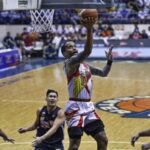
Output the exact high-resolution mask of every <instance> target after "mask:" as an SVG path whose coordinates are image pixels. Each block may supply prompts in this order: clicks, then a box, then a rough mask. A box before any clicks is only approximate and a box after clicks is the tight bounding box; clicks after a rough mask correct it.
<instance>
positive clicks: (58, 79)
mask: <svg viewBox="0 0 150 150" xmlns="http://www.w3.org/2000/svg"><path fill="white" fill-rule="evenodd" d="M92 65H94V66H97V67H102V66H104V63H102V62H97V61H94V62H92ZM93 80H94V88H93V96H92V98H93V102H98V101H102V100H106V99H112V98H116V97H127V96H136V95H139V96H148V95H150V63H132V62H131V63H127V62H116V63H114V64H113V66H112V70H111V72H110V74H109V76H108V77H107V78H100V77H93ZM48 88H53V89H55V90H57V91H58V92H59V102H58V105H59V106H61V107H62V108H64V106H65V103H66V101H67V99H68V93H67V85H66V78H65V75H64V72H63V64H62V63H58V64H54V65H51V66H47V67H43V68H42V69H37V70H33V71H29V72H25V73H21V74H18V75H16V76H13V77H8V78H4V79H1V80H0V97H1V99H0V114H1V115H0V121H1V126H0V128H1V129H3V130H4V131H5V132H6V133H7V134H8V135H9V136H10V137H12V138H14V139H15V140H16V144H9V143H6V142H3V140H2V139H0V149H1V150H32V149H33V148H32V146H31V142H32V140H33V137H34V135H35V132H28V133H25V134H21V135H20V134H19V133H18V132H17V129H18V128H20V127H26V126H28V125H31V124H32V123H33V121H34V119H35V115H36V110H37V109H38V108H39V107H41V106H42V105H44V103H45V92H46V90H47V89H48ZM97 112H98V114H100V116H101V118H102V120H103V121H104V123H105V127H106V132H107V135H108V138H109V144H108V149H109V150H140V145H141V143H142V142H145V141H147V142H148V141H149V140H150V138H141V139H140V140H139V141H138V142H137V143H136V147H134V148H133V147H132V146H131V145H130V138H131V136H132V135H134V134H135V133H137V132H138V131H140V130H143V129H146V128H149V124H150V120H149V119H148V118H145V119H143V118H125V117H121V116H120V115H119V114H114V113H110V112H106V111H101V110H97ZM64 145H65V149H67V147H68V135H67V132H66V128H65V140H64ZM80 150H96V143H95V142H94V140H93V139H92V138H91V137H88V136H87V135H85V134H84V136H83V138H82V142H81V146H80Z"/></svg>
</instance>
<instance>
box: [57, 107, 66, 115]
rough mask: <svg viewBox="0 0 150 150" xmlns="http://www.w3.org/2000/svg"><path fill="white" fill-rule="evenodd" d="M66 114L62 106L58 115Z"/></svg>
mask: <svg viewBox="0 0 150 150" xmlns="http://www.w3.org/2000/svg"><path fill="white" fill-rule="evenodd" d="M64 115H65V112H64V110H63V109H62V108H60V109H59V110H58V116H61V117H62V116H64Z"/></svg>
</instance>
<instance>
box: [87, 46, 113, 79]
mask: <svg viewBox="0 0 150 150" xmlns="http://www.w3.org/2000/svg"><path fill="white" fill-rule="evenodd" d="M112 49H113V46H110V47H109V50H108V52H107V51H105V54H106V59H107V64H106V66H105V67H104V68H103V69H99V68H95V67H92V66H90V69H91V73H92V74H93V75H96V76H101V77H106V76H107V75H108V73H109V71H110V69H111V65H112V62H113V55H112Z"/></svg>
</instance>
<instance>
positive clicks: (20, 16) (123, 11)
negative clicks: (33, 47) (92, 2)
mask: <svg viewBox="0 0 150 150" xmlns="http://www.w3.org/2000/svg"><path fill="white" fill-rule="evenodd" d="M114 1H115V4H114V5H113V6H112V7H110V8H100V9H98V11H99V18H100V19H99V21H100V22H101V23H102V24H108V23H110V24H120V23H127V24H128V23H149V22H150V0H132V1H131V0H114ZM30 22H31V17H30V12H29V11H1V12H0V24H30ZM54 24H80V21H79V15H78V13H77V11H76V9H56V10H55V14H54Z"/></svg>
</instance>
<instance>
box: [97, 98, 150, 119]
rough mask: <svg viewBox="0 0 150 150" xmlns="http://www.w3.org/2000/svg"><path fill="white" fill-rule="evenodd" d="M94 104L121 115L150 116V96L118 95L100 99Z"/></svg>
mask: <svg viewBox="0 0 150 150" xmlns="http://www.w3.org/2000/svg"><path fill="white" fill-rule="evenodd" d="M95 106H96V108H98V109H101V110H104V111H108V112H111V113H118V114H120V115H121V116H122V117H131V118H150V96H129V97H118V98H114V99H107V100H103V101H100V102H98V103H96V104H95Z"/></svg>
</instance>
